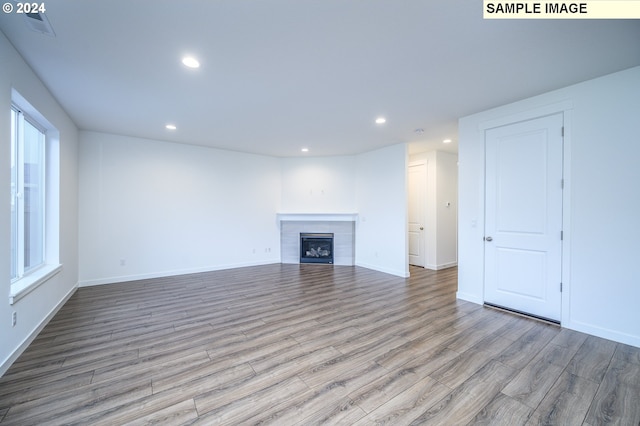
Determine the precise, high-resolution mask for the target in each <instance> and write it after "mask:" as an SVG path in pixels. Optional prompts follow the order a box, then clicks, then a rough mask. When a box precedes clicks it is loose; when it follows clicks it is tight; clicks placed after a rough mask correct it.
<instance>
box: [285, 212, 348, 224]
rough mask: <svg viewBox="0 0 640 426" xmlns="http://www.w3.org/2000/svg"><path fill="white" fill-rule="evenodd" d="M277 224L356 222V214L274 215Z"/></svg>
mask: <svg viewBox="0 0 640 426" xmlns="http://www.w3.org/2000/svg"><path fill="white" fill-rule="evenodd" d="M276 217H277V218H278V222H285V221H288V222H356V221H357V219H358V213H276Z"/></svg>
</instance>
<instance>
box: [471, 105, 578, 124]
mask: <svg viewBox="0 0 640 426" xmlns="http://www.w3.org/2000/svg"><path fill="white" fill-rule="evenodd" d="M571 109H573V102H572V101H570V100H566V101H561V102H555V103H552V104H549V105H545V106H541V107H538V108H533V109H528V110H524V111H521V112H518V113H515V114H509V115H506V116H502V117H498V118H493V119H490V120H485V121H481V122H480V123H478V131H479V132H484V131H485V130H488V129H492V128H494V127H500V126H506V125H508V124H514V123H519V122H521V121H528V120H532V119H534V118H539V117H545V116H547V115H553V114H557V113H559V112H562V113H564V112H566V111H569V110H571ZM485 112H486V111H485Z"/></svg>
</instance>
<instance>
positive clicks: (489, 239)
mask: <svg viewBox="0 0 640 426" xmlns="http://www.w3.org/2000/svg"><path fill="white" fill-rule="evenodd" d="M484 240H485V241H487V242H491V241H493V238H492V237H484Z"/></svg>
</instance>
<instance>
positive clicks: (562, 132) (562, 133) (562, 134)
mask: <svg viewBox="0 0 640 426" xmlns="http://www.w3.org/2000/svg"><path fill="white" fill-rule="evenodd" d="M560 133H561V136H562V137H563V138H564V126H562V131H561V132H560Z"/></svg>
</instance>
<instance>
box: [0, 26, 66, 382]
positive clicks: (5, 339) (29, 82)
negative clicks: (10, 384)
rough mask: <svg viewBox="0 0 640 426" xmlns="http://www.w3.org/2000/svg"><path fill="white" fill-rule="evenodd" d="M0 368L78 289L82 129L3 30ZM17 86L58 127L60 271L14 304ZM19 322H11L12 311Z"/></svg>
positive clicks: (0, 36) (0, 40)
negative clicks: (14, 96)
mask: <svg viewBox="0 0 640 426" xmlns="http://www.w3.org/2000/svg"><path fill="white" fill-rule="evenodd" d="M0 64H2V72H0V108H2V109H3V111H4V113H0V200H1V201H0V204H1V205H2V208H0V241H2V244H0V277H2V278H1V279H0V294H2V295H3V296H2V297H1V298H0V342H2V344H0V374H2V373H3V372H4V371H5V370H6V368H8V367H9V365H10V364H11V363H12V362H13V361H14V360H15V358H16V357H17V356H18V355H19V353H20V352H21V351H22V350H24V348H26V345H27V344H28V343H29V342H30V341H31V339H32V338H35V336H36V334H37V332H38V331H39V329H40V328H41V327H43V326H44V324H45V323H46V322H47V321H48V319H49V318H50V317H51V316H52V315H53V313H55V311H56V309H57V308H59V306H60V304H61V303H63V302H64V301H65V300H66V298H67V297H68V296H70V295H71V293H72V292H73V291H74V289H75V288H76V286H77V283H78V245H77V240H78V226H77V221H78V216H77V206H78V166H77V164H78V157H77V152H78V133H77V129H76V126H75V125H74V123H73V122H72V121H71V120H70V119H69V117H68V116H67V114H66V113H65V111H64V110H63V109H62V107H60V105H59V104H58V103H57V101H56V100H55V99H54V98H53V96H52V95H51V94H50V93H49V91H48V90H47V88H46V87H45V86H44V85H43V84H42V82H41V81H40V80H39V79H38V77H37V76H36V75H35V74H34V73H33V71H32V70H31V68H29V66H28V65H27V64H26V63H25V62H24V61H23V59H22V57H21V56H20V55H19V54H18V53H17V52H16V51H15V49H14V48H13V47H12V46H11V44H10V43H9V42H8V41H7V39H6V38H5V37H4V35H3V34H2V33H0ZM12 88H14V89H15V90H16V91H18V92H19V93H20V94H21V95H22V96H23V97H24V98H25V99H26V100H27V101H28V102H29V103H30V104H31V105H32V106H33V107H35V108H36V109H37V110H38V111H39V112H40V113H42V115H44V116H45V117H46V118H47V120H48V121H49V122H50V123H51V124H52V125H53V126H55V127H56V128H57V129H58V131H59V132H60V146H59V150H60V177H59V179H60V212H59V220H60V247H59V261H60V263H61V264H62V265H63V269H62V271H61V272H60V273H58V274H57V275H55V276H54V277H52V278H51V279H49V280H48V281H46V282H45V283H43V284H42V285H40V286H39V287H37V288H36V289H35V290H34V291H32V292H31V293H29V294H27V295H26V296H25V297H24V298H22V299H20V300H19V301H17V302H16V303H15V304H14V305H13V306H11V305H9V298H8V295H9V293H10V287H11V283H10V281H9V276H10V257H11V256H10V252H9V249H10V247H9V241H10V229H11V225H10V223H11V218H10V211H11V208H10V204H9V203H10V194H11V186H10V181H11V180H10V169H11V164H10V156H11V154H10V153H11V145H10V132H11V124H10V119H9V117H10V115H9V109H10V107H11V89H12ZM13 311H15V312H17V320H18V321H17V324H16V326H15V327H12V326H11V315H12V312H13Z"/></svg>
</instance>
